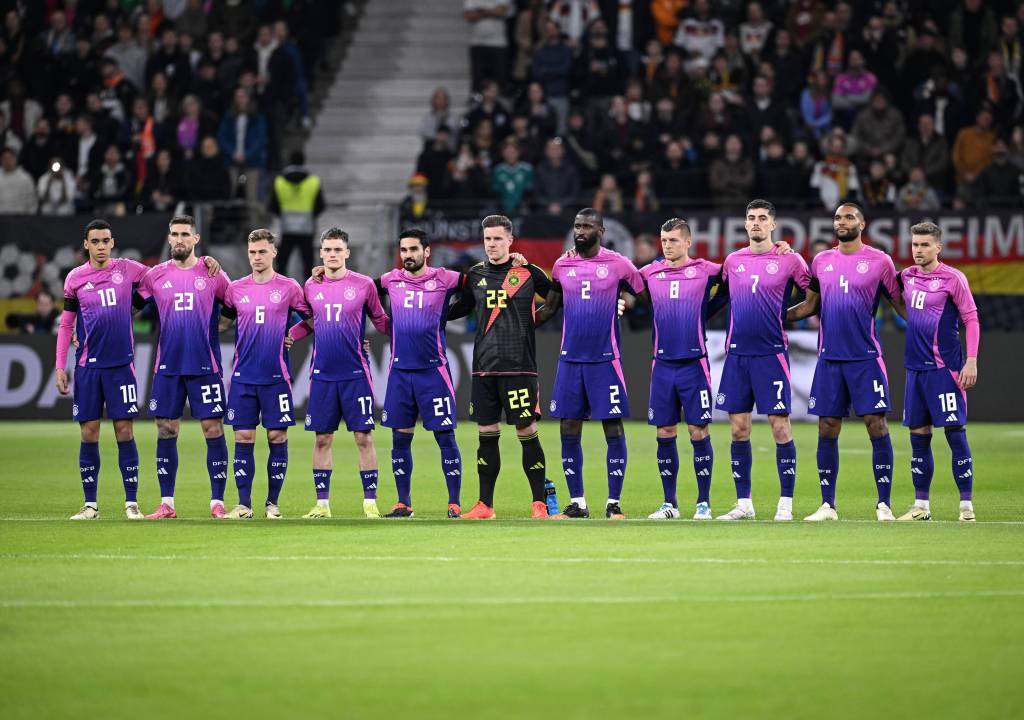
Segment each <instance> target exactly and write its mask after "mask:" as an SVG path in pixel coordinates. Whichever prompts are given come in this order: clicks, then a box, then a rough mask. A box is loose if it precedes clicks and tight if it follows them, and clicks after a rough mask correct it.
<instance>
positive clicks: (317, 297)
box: [313, 293, 324, 300]
mask: <svg viewBox="0 0 1024 720" xmlns="http://www.w3.org/2000/svg"><path fill="white" fill-rule="evenodd" d="M313 299H314V300H323V299H324V294H323V293H317V294H316V297H315V298H313Z"/></svg>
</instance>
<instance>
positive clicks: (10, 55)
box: [0, 9, 32, 74]
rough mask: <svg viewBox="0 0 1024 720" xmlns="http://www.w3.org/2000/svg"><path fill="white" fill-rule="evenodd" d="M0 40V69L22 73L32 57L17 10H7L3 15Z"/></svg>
mask: <svg viewBox="0 0 1024 720" xmlns="http://www.w3.org/2000/svg"><path fill="white" fill-rule="evenodd" d="M0 40H2V41H3V42H0V67H3V66H6V67H9V68H11V69H13V70H14V72H15V73H16V74H21V73H22V72H24V69H25V67H24V66H25V64H26V62H27V60H28V58H29V57H30V56H31V55H32V52H31V45H32V42H31V41H30V40H29V39H28V38H27V36H26V34H25V29H24V27H23V26H22V22H21V15H19V14H18V11H17V10H14V9H11V10H8V11H7V12H6V14H5V15H4V33H3V35H2V36H0Z"/></svg>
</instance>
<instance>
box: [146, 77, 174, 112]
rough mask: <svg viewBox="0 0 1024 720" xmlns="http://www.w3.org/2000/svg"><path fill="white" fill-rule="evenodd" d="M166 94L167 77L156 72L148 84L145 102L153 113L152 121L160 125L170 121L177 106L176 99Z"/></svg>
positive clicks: (167, 89) (167, 90)
mask: <svg viewBox="0 0 1024 720" xmlns="http://www.w3.org/2000/svg"><path fill="white" fill-rule="evenodd" d="M168 92H169V88H168V85H167V77H166V76H165V75H164V74H163V73H159V72H158V73H157V74H156V75H154V76H153V80H152V81H151V82H150V84H149V93H148V95H147V96H146V101H147V102H148V103H149V107H150V109H151V110H152V112H153V119H154V120H155V121H156V122H157V123H160V124H163V123H164V122H165V121H167V120H169V119H170V116H171V115H172V114H174V112H175V111H176V108H177V105H178V98H176V97H174V96H172V95H169V94H168Z"/></svg>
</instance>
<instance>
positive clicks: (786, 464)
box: [775, 440, 796, 498]
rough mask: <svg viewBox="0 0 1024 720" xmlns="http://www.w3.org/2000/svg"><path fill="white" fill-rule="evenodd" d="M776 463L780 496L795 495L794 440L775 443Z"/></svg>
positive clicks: (789, 496)
mask: <svg viewBox="0 0 1024 720" xmlns="http://www.w3.org/2000/svg"><path fill="white" fill-rule="evenodd" d="M775 465H776V466H777V467H778V469H779V496H780V497H786V498H791V497H793V490H794V489H796V445H795V444H794V443H793V441H792V440H790V441H789V442H784V443H775Z"/></svg>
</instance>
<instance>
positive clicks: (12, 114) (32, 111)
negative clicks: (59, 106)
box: [0, 77, 43, 152]
mask: <svg viewBox="0 0 1024 720" xmlns="http://www.w3.org/2000/svg"><path fill="white" fill-rule="evenodd" d="M0 113H2V114H3V116H4V118H5V119H6V126H0V131H2V130H4V127H6V128H8V129H10V130H11V131H12V132H13V133H14V134H15V135H17V136H18V138H19V140H23V139H24V138H25V136H26V135H28V134H29V133H31V132H32V128H34V127H35V126H36V120H38V119H39V118H41V117H42V116H43V106H42V105H40V104H39V103H38V102H37V101H35V100H33V99H32V98H30V97H28V96H27V95H26V94H25V83H23V82H22V81H21V80H20V79H19V78H17V77H13V78H11V80H10V81H9V82H8V84H7V99H6V100H4V101H3V102H0ZM5 142H7V143H9V139H5ZM18 147H19V149H20V147H21V146H20V145H19V146H18ZM16 152H17V151H16Z"/></svg>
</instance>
